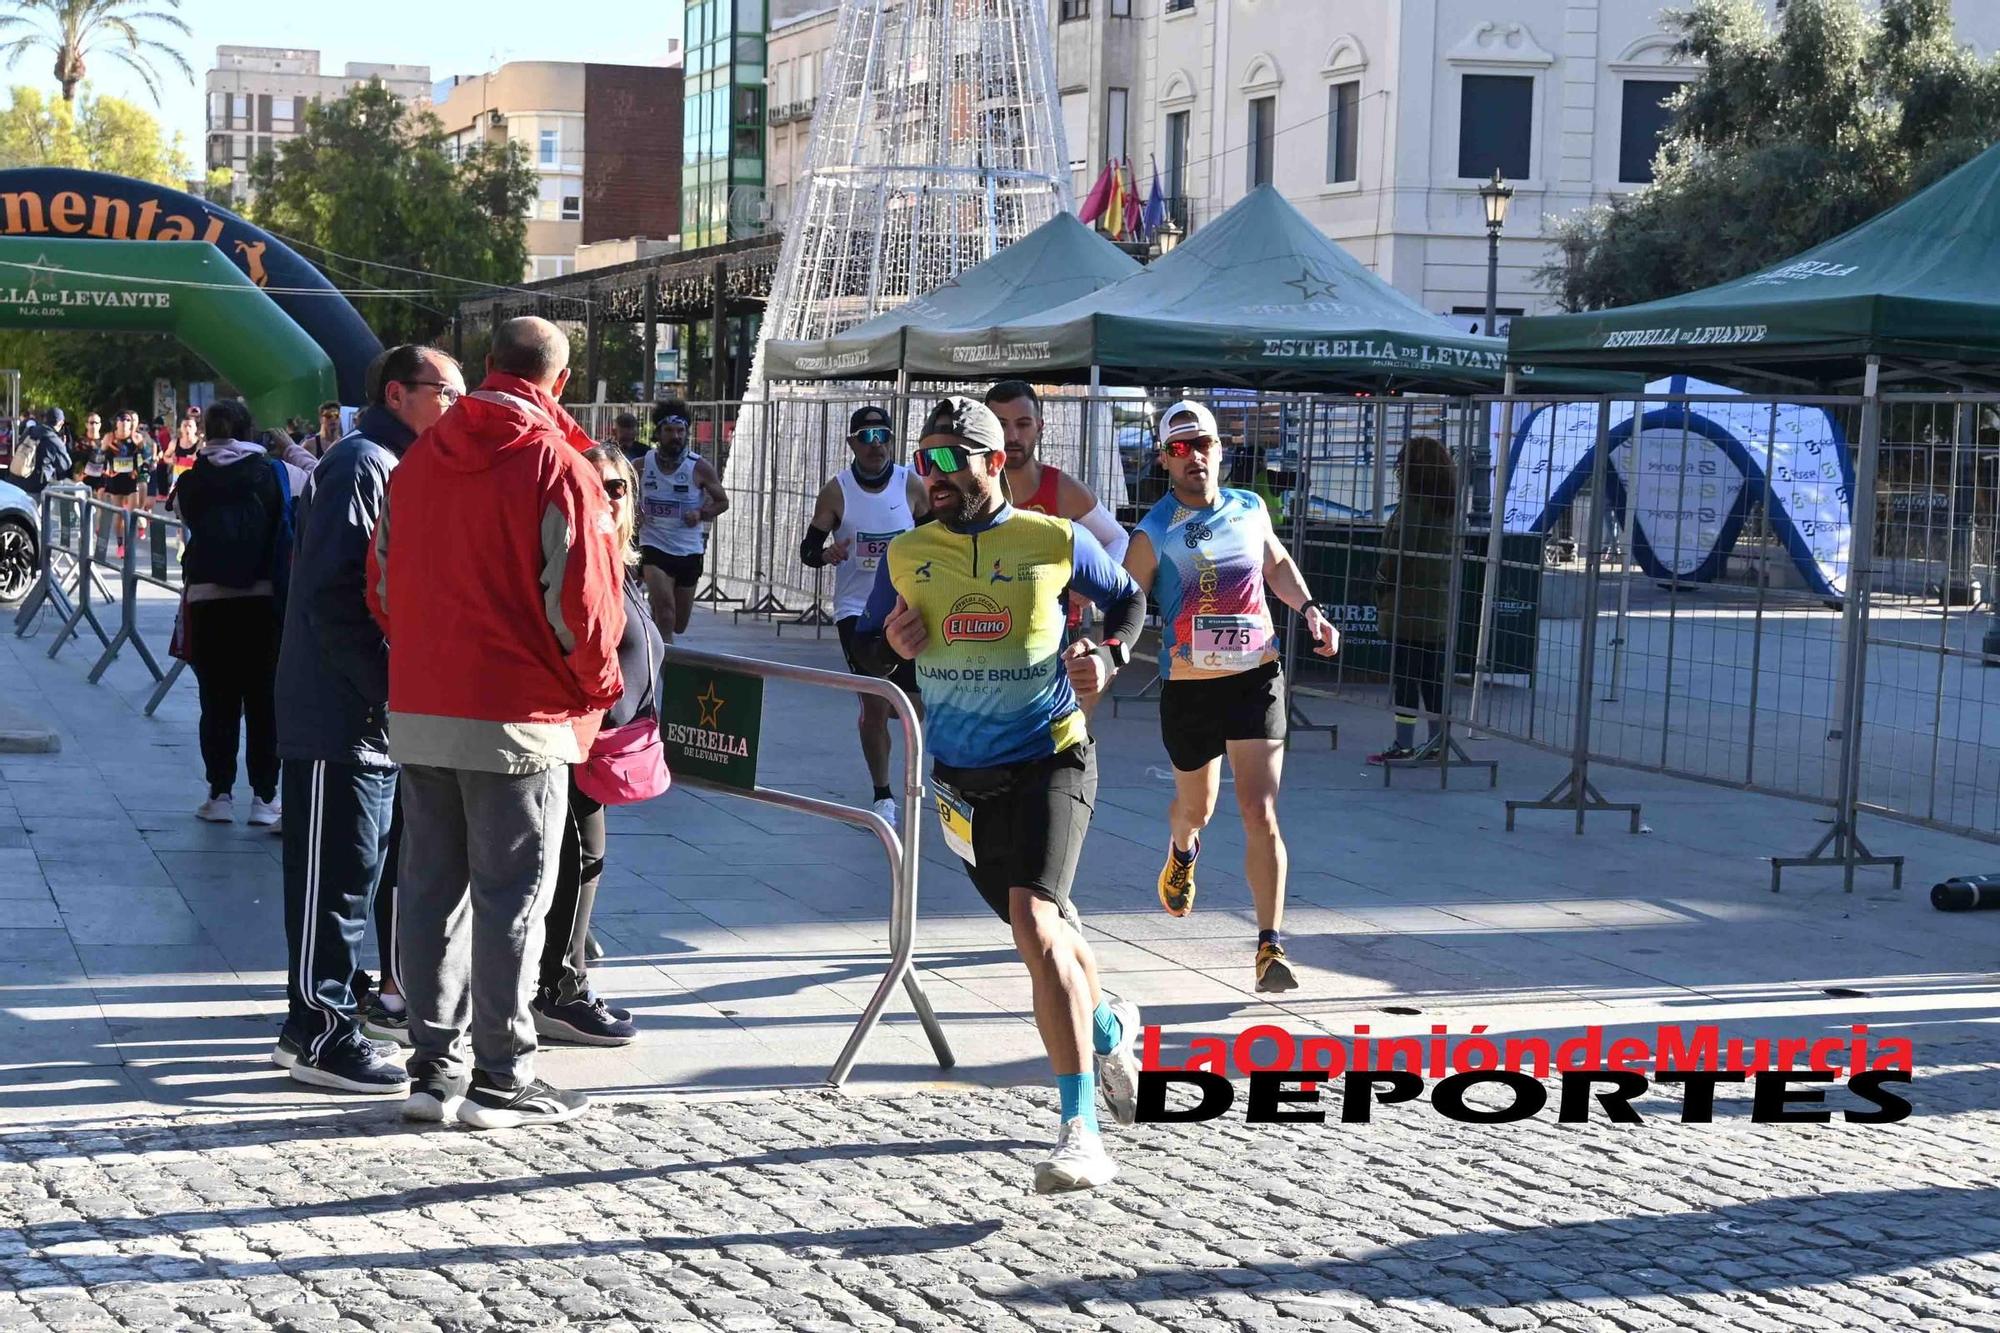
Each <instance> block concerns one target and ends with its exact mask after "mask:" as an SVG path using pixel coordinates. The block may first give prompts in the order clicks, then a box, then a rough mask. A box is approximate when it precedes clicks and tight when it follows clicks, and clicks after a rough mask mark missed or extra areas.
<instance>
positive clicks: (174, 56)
mask: <svg viewBox="0 0 2000 1333" xmlns="http://www.w3.org/2000/svg"><path fill="white" fill-rule="evenodd" d="M180 7H181V0H11V2H10V3H9V5H8V8H9V9H10V10H12V11H13V12H12V13H6V14H0V55H5V56H6V57H7V68H8V69H12V68H14V66H15V65H16V64H18V63H19V62H20V59H21V57H22V56H24V55H26V54H28V53H29V52H30V51H46V52H48V53H49V54H50V55H52V56H54V57H55V65H54V68H53V70H52V71H51V72H52V73H53V75H54V76H55V81H56V84H57V86H58V87H60V88H61V89H62V95H63V100H64V101H65V102H74V101H75V100H76V92H77V89H78V88H79V87H81V86H82V84H83V80H84V76H85V74H86V73H87V72H88V68H89V58H90V57H91V56H93V55H103V56H108V57H109V58H110V59H112V60H114V61H116V62H117V63H119V64H121V65H123V66H124V67H125V68H127V69H129V70H131V71H132V73H133V74H134V75H136V76H137V77H138V79H139V82H140V83H142V84H144V85H145V88H146V91H147V93H148V94H150V95H151V96H152V99H153V104H154V105H155V106H158V105H159V102H160V70H159V65H158V64H156V63H155V62H157V61H164V62H166V63H167V64H169V65H171V66H173V67H174V68H175V69H177V70H179V71H180V75H181V77H182V78H184V79H186V80H187V81H188V82H189V83H193V82H194V69H193V67H192V66H190V65H189V64H188V62H187V57H185V56H183V55H182V54H181V53H180V50H179V48H177V47H174V46H170V45H169V44H167V43H166V42H162V41H159V40H157V39H156V38H154V37H152V36H150V35H149V34H150V33H151V31H152V30H153V29H154V28H155V27H156V26H157V27H160V28H165V29H167V30H168V31H169V32H172V33H174V34H176V35H178V36H181V37H186V36H188V25H187V23H186V22H185V21H183V20H182V19H181V17H180V15H179V14H178V13H176V12H174V11H177V10H179V9H180Z"/></svg>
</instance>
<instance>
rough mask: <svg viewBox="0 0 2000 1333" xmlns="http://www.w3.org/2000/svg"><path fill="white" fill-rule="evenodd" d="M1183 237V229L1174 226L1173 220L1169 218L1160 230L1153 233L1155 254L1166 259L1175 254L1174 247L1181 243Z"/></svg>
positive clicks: (1161, 225)
mask: <svg viewBox="0 0 2000 1333" xmlns="http://www.w3.org/2000/svg"><path fill="white" fill-rule="evenodd" d="M1181 235H1182V233H1181V229H1180V228H1179V227H1177V226H1175V225H1174V220H1173V219H1172V218H1168V219H1167V220H1166V221H1164V222H1162V223H1161V224H1160V229H1159V230H1158V231H1156V232H1154V233H1153V251H1154V253H1155V254H1157V255H1158V256H1159V257H1160V258H1162V259H1165V258H1166V257H1167V256H1168V255H1170V254H1172V253H1173V252H1174V247H1175V246H1177V245H1179V244H1180V243H1181Z"/></svg>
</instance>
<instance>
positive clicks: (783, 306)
mask: <svg viewBox="0 0 2000 1333" xmlns="http://www.w3.org/2000/svg"><path fill="white" fill-rule="evenodd" d="M826 59H827V63H826V71H825V81H824V83H823V84H822V87H821V92H820V98H819V106H818V109H817V112H816V114H815V116H814V119H813V126H812V137H811V140H810V142H809V144H808V146H807V150H806V174H805V179H804V180H803V181H802V182H801V184H800V185H799V186H798V187H797V188H796V190H795V193H794V205H793V208H792V215H791V218H790V220H789V221H788V223H787V225H786V227H785V241H784V246H783V248H782V249H781V250H780V251H779V257H778V271H777V274H776V276H775V277H774V279H773V281H772V286H771V299H770V302H769V304H768V305H767V306H766V308H765V314H764V323H763V328H762V330H761V332H760V334H759V336H758V355H757V360H756V364H755V366H754V367H753V368H752V372H751V388H750V396H751V397H753V398H755V397H758V396H760V395H761V393H762V390H763V344H764V343H765V342H766V341H767V340H769V339H772V338H824V337H827V336H829V335H831V334H835V333H838V332H840V331H841V330H842V329H845V328H847V327H849V326H850V325H853V324H857V323H859V322H860V321H862V320H864V319H867V318H869V317H871V316H873V315H877V314H880V313H882V312H883V311H885V310H889V309H892V308H894V307H896V306H899V305H901V304H903V302H905V301H907V300H909V299H910V298H911V297H912V296H919V295H922V294H923V293H924V292H927V291H930V290H932V289H933V288H936V287H937V286H939V285H940V284H942V283H944V282H945V281H947V280H948V279H950V278H952V277H954V276H955V275H957V274H958V273H960V272H961V271H963V270H965V269H967V268H970V267H971V266H972V265H974V264H977V263H978V262H980V261H981V260H983V259H986V258H988V257H989V256H991V255H992V254H993V252H994V251H996V250H998V249H1000V248H1001V247H1002V246H1005V245H1008V244H1011V243H1012V242H1013V241H1015V240H1018V239H1019V238H1020V237H1022V236H1024V235H1026V234H1027V233H1028V232H1030V231H1033V230H1034V229H1035V228H1036V227H1038V226H1040V225H1041V224H1042V223H1044V222H1046V221H1048V219H1049V218H1050V217H1052V216H1053V215H1054V214H1055V213H1056V211H1057V210H1059V209H1067V208H1068V207H1069V203H1070V199H1069V168H1068V157H1067V152H1066V149H1065V147H1064V144H1063V138H1062V123H1061V119H1060V117H1059V116H1058V115H1057V114H1056V107H1057V101H1056V93H1055V66H1054V62H1053V61H1052V59H1051V57H1050V50H1049V34H1048V5H1047V3H1046V0H844V2H843V3H842V5H841V11H840V18H839V28H838V31H837V33H836V36H835V38H834V43H833V46H832V47H831V49H830V50H829V51H828V53H827V58H826Z"/></svg>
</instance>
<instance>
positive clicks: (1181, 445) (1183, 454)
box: [1160, 435, 1216, 458]
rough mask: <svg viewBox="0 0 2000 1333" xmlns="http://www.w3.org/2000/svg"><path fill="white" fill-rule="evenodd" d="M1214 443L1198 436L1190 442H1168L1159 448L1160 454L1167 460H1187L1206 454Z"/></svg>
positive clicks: (1205, 437)
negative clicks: (1196, 455)
mask: <svg viewBox="0 0 2000 1333" xmlns="http://www.w3.org/2000/svg"><path fill="white" fill-rule="evenodd" d="M1215 443H1216V442H1215V441H1214V440H1211V439H1209V438H1208V437H1207V436H1203V435H1198V436H1196V437H1195V438H1193V439H1191V440H1168V441H1167V442H1166V443H1165V444H1162V445H1161V446H1160V452H1161V453H1163V454H1165V455H1166V456H1167V457H1168V458H1189V457H1192V456H1193V455H1195V454H1205V453H1207V452H1208V451H1209V449H1210V448H1211V447H1212V446H1213V445H1214V444H1215Z"/></svg>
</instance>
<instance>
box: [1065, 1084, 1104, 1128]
mask: <svg viewBox="0 0 2000 1333" xmlns="http://www.w3.org/2000/svg"><path fill="white" fill-rule="evenodd" d="M1056 1093H1057V1095H1058V1096H1060V1097H1061V1098H1062V1118H1063V1119H1064V1120H1079V1119H1080V1120H1082V1121H1083V1127H1084V1128H1085V1129H1089V1130H1095V1129H1096V1128H1097V1076H1096V1075H1095V1074H1092V1073H1089V1072H1085V1073H1081V1074H1057V1075H1056Z"/></svg>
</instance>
